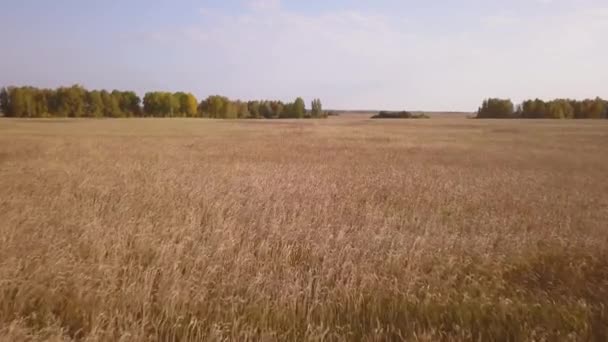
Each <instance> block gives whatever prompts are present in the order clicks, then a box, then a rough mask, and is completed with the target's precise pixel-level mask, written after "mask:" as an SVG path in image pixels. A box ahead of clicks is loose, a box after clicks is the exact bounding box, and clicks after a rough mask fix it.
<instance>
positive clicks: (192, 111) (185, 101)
mask: <svg viewBox="0 0 608 342" xmlns="http://www.w3.org/2000/svg"><path fill="white" fill-rule="evenodd" d="M177 94H178V100H179V112H180V113H181V114H182V115H183V116H187V117H191V118H193V117H196V116H197V112H198V110H197V105H198V101H197V100H196V97H194V95H192V94H190V93H188V94H186V93H177Z"/></svg>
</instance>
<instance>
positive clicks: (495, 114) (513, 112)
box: [477, 97, 608, 119]
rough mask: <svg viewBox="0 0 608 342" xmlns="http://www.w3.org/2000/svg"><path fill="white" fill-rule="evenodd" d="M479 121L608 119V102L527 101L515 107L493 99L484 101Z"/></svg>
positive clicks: (598, 99) (480, 109)
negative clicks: (494, 119) (491, 119)
mask: <svg viewBox="0 0 608 342" xmlns="http://www.w3.org/2000/svg"><path fill="white" fill-rule="evenodd" d="M477 118H479V119H490V118H496V119H606V118H608V102H607V101H606V100H603V99H601V98H599V97H597V98H595V99H586V100H582V101H578V100H571V99H555V100H552V101H548V102H545V101H543V100H541V99H535V100H526V101H524V102H523V103H521V104H520V105H517V106H515V105H514V104H513V102H512V101H511V100H509V99H498V98H491V99H487V100H484V101H483V104H482V105H481V107H480V108H479V110H478V111H477Z"/></svg>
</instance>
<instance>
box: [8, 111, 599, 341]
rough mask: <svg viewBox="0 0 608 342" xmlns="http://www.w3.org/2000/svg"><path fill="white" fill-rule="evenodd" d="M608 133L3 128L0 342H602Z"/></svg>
mask: <svg viewBox="0 0 608 342" xmlns="http://www.w3.org/2000/svg"><path fill="white" fill-rule="evenodd" d="M607 222H608V122H606V121H574V120H572V121H557V120H555V121H531V120H530V121H520V120H508V121H503V120H489V121H482V120H467V119H464V118H462V117H459V118H449V117H448V118H445V117H444V118H442V119H438V118H432V119H429V120H388V121H387V120H379V121H374V120H369V119H367V118H365V117H361V116H360V115H355V116H340V117H337V118H333V117H332V118H330V119H327V120H306V121H290V120H285V121H283V120H275V121H263V120H249V121H216V120H209V119H190V120H189V119H125V120H121V119H115V120H63V119H58V120H14V119H1V120H0V340H1V341H24V340H41V341H42V340H56V341H59V340H64V339H78V340H82V339H86V340H90V341H94V340H99V341H119V340H121V341H148V340H161V341H195V340H212V341H213V340H235V341H244V340H248V339H249V340H260V339H262V340H280V341H285V340H288V341H302V340H327V341H334V340H335V341H337V340H352V341H360V340H368V341H374V340H375V341H382V340H401V339H405V340H413V341H416V340H418V341H436V340H481V341H490V340H501V341H521V340H536V341H541V340H543V339H545V340H594V341H605V340H606V339H607V338H608V262H607V260H608V224H607Z"/></svg>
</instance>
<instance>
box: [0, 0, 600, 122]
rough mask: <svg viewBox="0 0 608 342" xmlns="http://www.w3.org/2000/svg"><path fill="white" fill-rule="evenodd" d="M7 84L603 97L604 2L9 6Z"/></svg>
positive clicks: (225, 0) (369, 96)
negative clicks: (77, 84)
mask: <svg viewBox="0 0 608 342" xmlns="http://www.w3.org/2000/svg"><path fill="white" fill-rule="evenodd" d="M0 41H2V49H1V50H0V51H1V52H0V84H1V85H26V84H27V85H34V86H39V87H55V86H59V85H70V84H74V83H79V84H82V85H84V86H86V87H88V88H107V89H114V88H118V89H132V90H136V91H137V92H139V93H140V94H143V93H144V92H146V91H149V90H170V91H177V90H185V91H190V92H192V93H194V94H195V95H196V96H197V97H199V98H201V97H205V96H207V95H210V94H222V95H226V96H229V97H231V98H235V99H236V98H241V99H253V98H256V99H258V98H259V99H262V98H267V99H281V100H292V99H293V98H295V97H296V96H303V97H305V98H306V99H307V100H310V99H312V98H313V97H320V98H321V99H322V100H323V103H324V106H325V108H336V109H411V110H415V109H423V110H474V109H476V107H477V106H478V105H479V103H480V102H481V100H482V99H483V98H485V97H505V98H511V99H513V100H514V101H520V100H521V99H523V98H528V97H541V98H545V99H551V98H555V97H573V98H585V97H595V96H603V97H608V43H607V42H608V0H500V1H498V0H443V1H437V0H427V1H419V0H417V1H413V0H375V1H372V0H365V1H364V0H199V1H194V0H173V1H170V0H131V1H129V0H105V1H93V0H89V1H85V0H54V1H45V0H38V1H36V0H19V1H18V0H3V1H2V8H1V10H0Z"/></svg>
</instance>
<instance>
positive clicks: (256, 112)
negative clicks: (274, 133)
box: [247, 101, 261, 119]
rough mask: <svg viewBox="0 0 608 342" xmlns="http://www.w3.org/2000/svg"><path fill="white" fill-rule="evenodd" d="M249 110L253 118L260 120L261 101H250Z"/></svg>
mask: <svg viewBox="0 0 608 342" xmlns="http://www.w3.org/2000/svg"><path fill="white" fill-rule="evenodd" d="M247 109H248V110H249V115H250V117H251V118H254V119H259V118H260V117H261V114H260V101H249V102H247Z"/></svg>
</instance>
